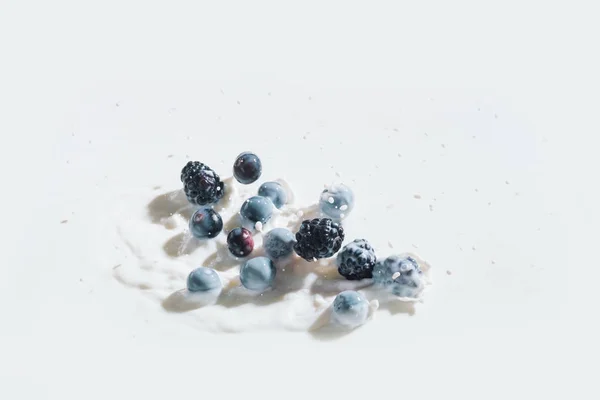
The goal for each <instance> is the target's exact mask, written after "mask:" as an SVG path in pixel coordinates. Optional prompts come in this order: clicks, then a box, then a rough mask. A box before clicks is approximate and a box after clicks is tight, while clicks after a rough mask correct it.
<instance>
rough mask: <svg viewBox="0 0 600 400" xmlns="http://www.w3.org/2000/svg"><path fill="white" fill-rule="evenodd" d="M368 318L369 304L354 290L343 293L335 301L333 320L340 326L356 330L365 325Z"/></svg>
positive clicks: (332, 312) (332, 313)
mask: <svg viewBox="0 0 600 400" xmlns="http://www.w3.org/2000/svg"><path fill="white" fill-rule="evenodd" d="M368 316H369V302H368V301H367V299H365V298H364V296H363V295H361V294H360V293H358V292H356V291H354V290H346V291H343V292H342V293H340V294H338V295H337V296H336V298H335V300H334V301H333V309H332V310H331V318H332V320H333V321H334V322H337V323H338V324H340V325H343V326H345V327H348V328H355V327H357V326H359V325H362V324H364V323H365V321H366V320H367V317H368Z"/></svg>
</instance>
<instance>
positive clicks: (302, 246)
mask: <svg viewBox="0 0 600 400" xmlns="http://www.w3.org/2000/svg"><path fill="white" fill-rule="evenodd" d="M343 241H344V228H342V226H341V225H339V224H337V223H335V222H333V221H332V220H331V219H330V218H315V219H313V220H308V219H307V220H305V221H303V222H302V225H301V226H300V230H299V231H298V232H297V233H296V243H295V244H294V250H295V251H296V254H298V255H299V256H300V257H302V258H304V259H305V260H306V261H313V260H315V259H319V258H327V257H331V256H333V255H334V254H335V253H337V252H338V251H339V249H340V247H342V242H343Z"/></svg>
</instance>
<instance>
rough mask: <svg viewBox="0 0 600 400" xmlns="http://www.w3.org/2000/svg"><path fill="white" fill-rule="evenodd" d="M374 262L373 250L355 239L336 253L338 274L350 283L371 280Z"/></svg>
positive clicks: (365, 242)
mask: <svg viewBox="0 0 600 400" xmlns="http://www.w3.org/2000/svg"><path fill="white" fill-rule="evenodd" d="M376 261H377V257H376V256H375V250H374V249H373V247H371V245H370V244H369V242H367V241H366V240H364V239H356V240H354V241H353V242H350V243H348V244H347V245H345V246H344V247H343V248H342V251H340V252H339V253H338V255H337V266H338V272H339V273H340V275H342V276H343V277H344V278H346V279H348V280H350V281H355V280H360V279H366V278H371V277H373V266H374V265H375V262H376Z"/></svg>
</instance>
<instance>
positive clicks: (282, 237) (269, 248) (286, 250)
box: [263, 228, 296, 260]
mask: <svg viewBox="0 0 600 400" xmlns="http://www.w3.org/2000/svg"><path fill="white" fill-rule="evenodd" d="M295 241H296V239H295V238H294V234H293V233H292V232H291V231H290V230H289V229H285V228H275V229H273V230H271V231H269V232H267V234H266V235H265V239H264V242H263V247H264V248H265V253H267V256H268V257H269V258H270V259H272V260H277V259H280V258H283V257H287V256H289V255H290V254H292V252H293V251H294V242H295Z"/></svg>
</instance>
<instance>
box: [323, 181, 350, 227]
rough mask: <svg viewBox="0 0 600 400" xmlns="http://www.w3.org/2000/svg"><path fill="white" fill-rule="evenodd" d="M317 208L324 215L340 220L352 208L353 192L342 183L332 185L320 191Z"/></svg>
mask: <svg viewBox="0 0 600 400" xmlns="http://www.w3.org/2000/svg"><path fill="white" fill-rule="evenodd" d="M319 208H320V210H321V212H322V213H323V214H324V215H325V216H327V217H329V218H331V219H333V220H334V221H341V220H342V219H344V218H346V217H347V216H348V214H350V211H352V209H353V208H354V193H352V190H351V189H350V188H349V187H348V186H346V185H344V184H338V185H332V186H330V187H328V188H327V189H325V190H323V192H322V193H321V197H320V198H319Z"/></svg>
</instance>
